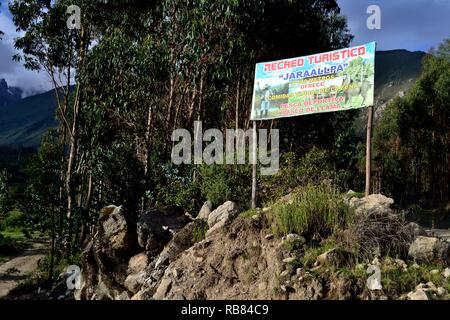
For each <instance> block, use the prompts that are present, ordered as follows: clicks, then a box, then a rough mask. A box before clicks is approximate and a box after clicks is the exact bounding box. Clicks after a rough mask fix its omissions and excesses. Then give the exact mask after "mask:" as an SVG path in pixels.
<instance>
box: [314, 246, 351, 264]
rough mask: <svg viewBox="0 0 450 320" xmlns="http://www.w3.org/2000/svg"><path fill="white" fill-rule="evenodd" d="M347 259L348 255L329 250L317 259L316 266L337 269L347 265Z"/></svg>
mask: <svg viewBox="0 0 450 320" xmlns="http://www.w3.org/2000/svg"><path fill="white" fill-rule="evenodd" d="M348 259H349V253H348V252H345V251H342V250H337V249H331V250H329V251H327V252H325V253H322V254H321V255H319V256H318V257H317V260H316V265H317V266H333V267H336V268H339V267H341V266H343V265H345V264H346V263H347V261H348Z"/></svg>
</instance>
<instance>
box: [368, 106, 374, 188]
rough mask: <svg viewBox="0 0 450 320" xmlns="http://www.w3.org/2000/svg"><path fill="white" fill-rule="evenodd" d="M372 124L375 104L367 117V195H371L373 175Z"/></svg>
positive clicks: (370, 108)
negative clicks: (371, 178)
mask: <svg viewBox="0 0 450 320" xmlns="http://www.w3.org/2000/svg"><path fill="white" fill-rule="evenodd" d="M372 125H373V106H370V107H369V109H368V117H367V141H366V197H367V196H369V195H370V183H371V182H370V177H371V175H372V166H371V165H372Z"/></svg>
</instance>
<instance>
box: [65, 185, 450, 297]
mask: <svg viewBox="0 0 450 320" xmlns="http://www.w3.org/2000/svg"><path fill="white" fill-rule="evenodd" d="M295 201H296V198H295V195H294V194H291V195H288V196H286V197H284V198H283V199H281V200H280V202H279V203H278V204H275V205H274V207H273V208H264V209H262V210H257V211H248V212H244V213H242V212H239V209H238V208H237V206H236V205H235V204H234V203H233V202H226V203H224V204H223V205H222V206H220V207H218V208H216V209H215V210H213V211H212V210H211V209H212V208H211V205H210V203H205V205H204V206H203V208H202V210H201V211H200V212H199V214H198V217H197V218H192V217H191V216H189V215H185V214H184V213H183V211H181V210H177V209H174V208H172V209H169V210H167V211H166V212H162V211H158V210H150V211H146V212H144V213H143V214H142V215H140V216H139V217H136V216H134V215H133V214H131V213H128V212H126V211H125V210H124V209H123V208H122V207H115V206H111V207H108V208H105V209H104V210H103V212H102V214H101V218H100V219H99V222H98V227H97V232H96V235H95V237H94V239H93V240H92V241H91V242H89V243H88V244H87V245H86V247H85V249H84V252H83V278H82V279H83V282H82V289H80V290H77V291H75V293H74V294H75V297H76V299H92V300H104V299H116V300H117V299H119V300H128V299H132V300H147V299H307V300H318V299H411V300H423V299H449V298H450V296H449V293H448V290H449V289H450V269H449V268H448V266H449V263H450V246H449V243H447V242H444V241H441V240H439V239H437V238H434V237H430V236H428V235H427V234H426V233H425V231H424V230H422V229H421V228H420V227H419V226H418V225H416V224H414V223H407V222H406V221H404V219H403V218H402V215H401V214H399V213H396V212H395V211H394V210H392V209H391V205H392V204H393V200H392V199H389V198H386V197H384V196H382V195H372V196H370V197H368V198H362V199H359V198H356V197H354V198H352V197H351V196H346V197H345V202H346V203H347V206H349V208H350V209H351V212H352V220H351V221H352V223H351V224H348V225H346V227H344V228H343V229H342V230H339V231H334V233H333V236H332V237H328V238H326V239H325V238H320V237H318V235H317V234H314V235H310V234H294V233H290V234H286V235H284V236H282V235H280V234H277V233H275V232H274V228H273V214H274V213H273V211H274V210H276V209H275V208H277V206H288V205H290V204H292V203H294V202H295ZM355 228H356V229H355ZM355 230H356V231H355ZM374 244H375V246H372V245H374ZM375 247H376V248H377V250H375V251H373V252H370V254H367V255H366V254H358V252H364V250H365V249H367V248H375ZM350 248H352V249H350ZM369 266H371V268H374V267H376V268H378V269H379V270H381V273H382V274H381V275H382V280H383V281H382V289H380V288H377V286H379V285H380V284H381V283H376V282H375V283H372V284H371V285H375V287H372V289H373V290H369V289H368V287H367V285H368V282H367V280H368V277H369V276H370V274H367V273H366V271H368V270H367V268H368V267H369ZM372 270H373V269H372ZM371 272H373V271H371ZM62 281H64V279H62Z"/></svg>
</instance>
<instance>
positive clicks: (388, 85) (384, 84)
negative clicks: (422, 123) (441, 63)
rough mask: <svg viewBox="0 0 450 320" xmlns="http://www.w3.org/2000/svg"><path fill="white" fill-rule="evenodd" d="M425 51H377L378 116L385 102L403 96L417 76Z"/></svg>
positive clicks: (419, 72)
mask: <svg viewBox="0 0 450 320" xmlns="http://www.w3.org/2000/svg"><path fill="white" fill-rule="evenodd" d="M424 56H425V52H422V51H415V52H410V51H407V50H390V51H378V52H377V55H376V61H375V101H376V103H375V105H376V108H375V110H376V116H379V115H380V114H381V113H382V112H383V110H384V108H385V107H386V104H387V103H388V102H389V101H390V100H392V99H394V98H395V97H397V96H403V95H404V94H405V93H406V91H408V90H409V88H411V86H412V85H413V84H414V82H415V81H416V80H417V79H418V78H419V76H420V74H421V72H422V60H423V58H424Z"/></svg>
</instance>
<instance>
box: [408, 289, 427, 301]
mask: <svg viewBox="0 0 450 320" xmlns="http://www.w3.org/2000/svg"><path fill="white" fill-rule="evenodd" d="M407 297H408V299H409V300H430V298H429V296H428V294H427V292H426V290H425V289H417V290H415V291H411V292H410V293H408V294H407Z"/></svg>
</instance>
